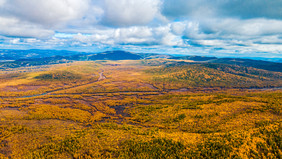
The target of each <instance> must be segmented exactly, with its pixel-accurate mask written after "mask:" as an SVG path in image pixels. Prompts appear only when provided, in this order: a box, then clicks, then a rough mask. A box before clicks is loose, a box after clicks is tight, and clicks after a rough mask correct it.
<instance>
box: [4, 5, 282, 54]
mask: <svg viewBox="0 0 282 159" xmlns="http://www.w3.org/2000/svg"><path fill="white" fill-rule="evenodd" d="M281 26H282V1H281V0H213V1H211V0H0V49H64V50H75V51H90V52H99V51H105V50H112V49H113V50H114V49H123V50H127V51H133V52H154V53H174V54H184V55H204V56H233V57H268V58H282V27H281Z"/></svg>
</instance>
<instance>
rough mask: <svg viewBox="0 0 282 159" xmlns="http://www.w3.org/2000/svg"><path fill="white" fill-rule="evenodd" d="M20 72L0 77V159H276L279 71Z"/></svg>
mask: <svg viewBox="0 0 282 159" xmlns="http://www.w3.org/2000/svg"><path fill="white" fill-rule="evenodd" d="M164 64H166V65H164ZM22 69H26V70H25V72H17V70H12V71H10V72H9V71H6V72H1V75H0V96H1V98H0V158H281V157H282V152H281V148H282V145H281V141H282V135H281V134H282V131H281V128H282V126H281V123H282V122H281V120H282V116H281V115H282V114H281V113H282V101H281V99H282V91H281V90H280V89H278V90H275V89H274V88H273V87H281V73H279V72H271V71H265V70H259V69H254V68H243V67H239V66H233V65H221V64H219V65H217V64H208V65H207V64H194V65H182V64H181V65H179V63H178V62H177V63H174V61H173V60H167V61H166V60H157V61H154V60H141V61H97V62H84V63H80V62H75V63H72V64H58V65H51V66H46V67H45V68H44V69H39V68H35V69H32V70H29V69H28V68H22ZM101 72H103V74H104V75H105V77H106V79H103V80H98V79H99V74H100V73H101ZM248 88H269V89H266V90H263V89H262V90H260V89H248Z"/></svg>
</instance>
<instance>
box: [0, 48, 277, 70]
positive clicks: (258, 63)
mask: <svg viewBox="0 0 282 159" xmlns="http://www.w3.org/2000/svg"><path fill="white" fill-rule="evenodd" d="M0 51H2V53H0V69H5V68H16V67H23V66H37V65H46V64H56V63H67V62H70V61H94V60H141V59H158V58H164V59H171V60H177V61H176V63H178V64H195V63H220V64H231V65H237V66H244V67H253V68H258V69H264V70H268V71H276V72H282V63H277V62H269V61H262V60H251V59H240V58H216V57H205V56H178V57H175V56H173V55H162V54H152V53H149V54H145V53H138V54H135V53H131V52H126V51H121V50H119V51H106V52H102V53H84V52H72V51H57V50H14V51H13V50H0ZM61 55H64V56H61ZM10 60H13V61H10ZM186 60H189V61H193V62H192V63H191V62H189V61H186ZM181 61H182V62H181Z"/></svg>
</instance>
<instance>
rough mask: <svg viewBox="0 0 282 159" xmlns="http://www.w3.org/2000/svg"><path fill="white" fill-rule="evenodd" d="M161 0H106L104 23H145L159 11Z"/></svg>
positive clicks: (123, 24) (127, 24)
mask: <svg viewBox="0 0 282 159" xmlns="http://www.w3.org/2000/svg"><path fill="white" fill-rule="evenodd" d="M159 4H160V1H159V0H138V1H133V0H118V1H117V0H105V3H104V7H105V14H104V19H103V23H104V24H106V25H110V26H130V25H144V24H148V23H149V22H151V21H152V20H153V19H154V18H155V16H156V15H157V13H158V12H159Z"/></svg>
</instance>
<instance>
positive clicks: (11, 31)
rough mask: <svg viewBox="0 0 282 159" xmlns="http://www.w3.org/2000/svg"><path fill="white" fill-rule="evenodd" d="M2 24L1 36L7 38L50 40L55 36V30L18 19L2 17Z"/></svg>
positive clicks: (0, 18)
mask: <svg viewBox="0 0 282 159" xmlns="http://www.w3.org/2000/svg"><path fill="white" fill-rule="evenodd" d="M0 22H1V23H0V34H1V35H5V36H15V37H38V38H48V37H50V36H52V35H53V34H54V31H53V30H49V29H44V28H42V27H40V26H37V25H32V24H29V23H25V22H22V21H20V20H18V19H16V18H7V17H0Z"/></svg>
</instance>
